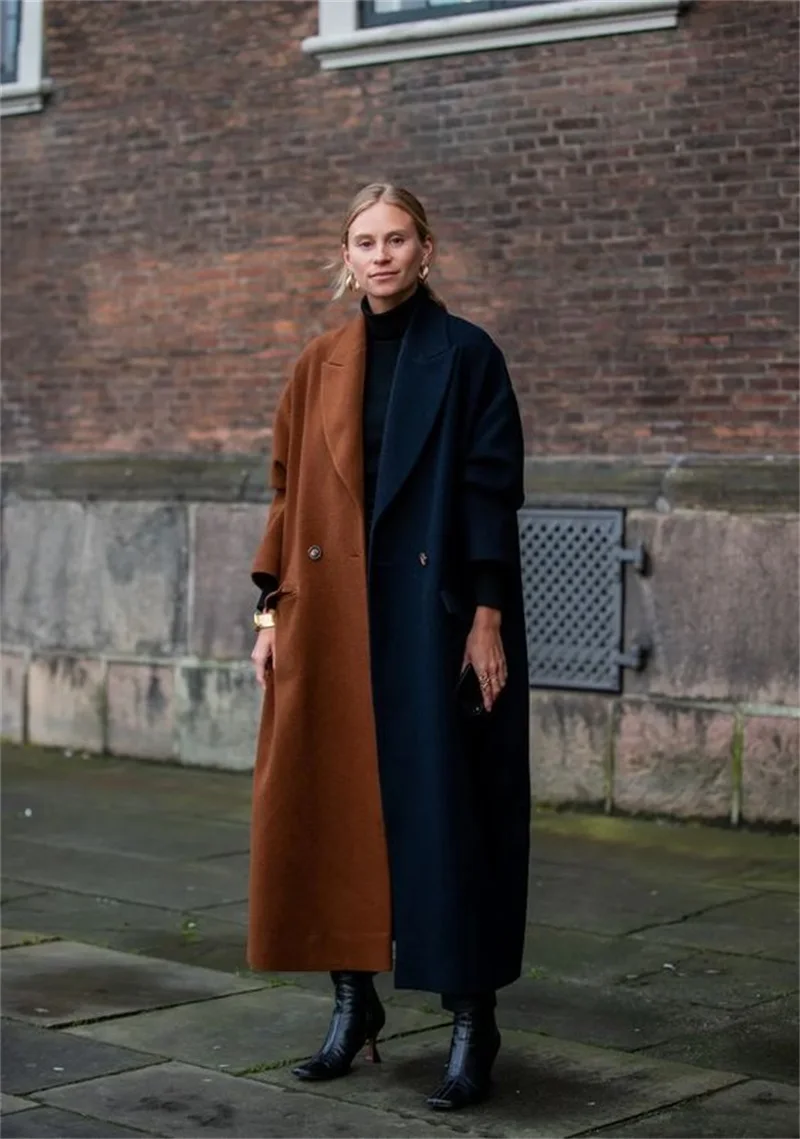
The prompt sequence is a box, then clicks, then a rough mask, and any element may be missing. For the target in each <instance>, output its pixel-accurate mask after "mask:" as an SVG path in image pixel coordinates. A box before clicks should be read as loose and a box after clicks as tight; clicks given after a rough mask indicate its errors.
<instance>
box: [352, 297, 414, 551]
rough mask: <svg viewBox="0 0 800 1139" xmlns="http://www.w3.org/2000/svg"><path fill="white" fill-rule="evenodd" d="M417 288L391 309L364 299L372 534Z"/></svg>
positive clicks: (367, 510)
mask: <svg viewBox="0 0 800 1139" xmlns="http://www.w3.org/2000/svg"><path fill="white" fill-rule="evenodd" d="M420 295H421V294H420V290H419V289H417V291H416V292H415V293H413V294H412V295H411V296H410V297H408V299H407V300H404V301H403V302H402V304H399V305H397V306H396V307H395V308H392V309H389V311H388V312H373V311H372V309H371V308H370V307H369V304H368V302H367V298H366V297H364V299H363V300H362V302H361V311H362V313H363V314H364V321H365V323H366V326H367V361H366V371H365V375H364V426H363V433H364V527H365V530H366V533H367V537H369V532H370V530H371V529H372V513H373V510H374V507H375V491H376V488H377V485H378V464H379V463H380V459H381V446H382V444H383V429H384V425H385V423H386V413H387V411H388V410H389V397H390V395H391V394H392V381H393V380H394V373H395V368H396V367H397V357H398V356H399V355H400V346H401V345H402V343H403V337H404V336H405V333H406V329H407V328H408V326H409V324H410V323H411V318H412V316H413V315H414V312H415V310H416V308H417V305H418V304H419V299H420Z"/></svg>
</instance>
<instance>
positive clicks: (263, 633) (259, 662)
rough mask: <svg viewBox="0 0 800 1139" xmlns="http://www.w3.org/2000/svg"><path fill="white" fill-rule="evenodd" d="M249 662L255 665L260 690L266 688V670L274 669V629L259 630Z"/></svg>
mask: <svg viewBox="0 0 800 1139" xmlns="http://www.w3.org/2000/svg"><path fill="white" fill-rule="evenodd" d="M250 660H251V661H252V662H253V664H254V665H255V669H256V681H257V682H258V685H259V687H260V688H266V686H267V669H268V668H269V667H270V666H272V669H273V671H274V669H275V629H274V628H272V629H259V632H258V636H257V637H256V643H255V646H254V648H253V651H252V652H251V654H250Z"/></svg>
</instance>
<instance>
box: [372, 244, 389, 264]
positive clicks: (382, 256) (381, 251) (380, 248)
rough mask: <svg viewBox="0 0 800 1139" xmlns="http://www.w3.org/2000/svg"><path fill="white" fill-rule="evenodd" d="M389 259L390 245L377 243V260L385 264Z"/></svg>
mask: <svg viewBox="0 0 800 1139" xmlns="http://www.w3.org/2000/svg"><path fill="white" fill-rule="evenodd" d="M388 260H389V247H388V246H387V245H376V246H375V261H376V262H377V263H378V264H379V265H383V264H384V263H385V262H386V261H388Z"/></svg>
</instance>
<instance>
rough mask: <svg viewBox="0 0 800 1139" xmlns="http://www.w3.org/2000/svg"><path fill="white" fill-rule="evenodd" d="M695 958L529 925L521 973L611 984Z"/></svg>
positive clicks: (624, 940)
mask: <svg viewBox="0 0 800 1139" xmlns="http://www.w3.org/2000/svg"><path fill="white" fill-rule="evenodd" d="M693 955H694V951H693V950H691V949H685V950H683V952H676V950H675V947H674V946H661V945H655V944H650V943H649V942H644V941H638V940H634V939H633V938H630V937H604V936H602V935H601V934H595V933H584V932H582V931H581V930H573V929H553V928H552V927H551V926H545V925H529V926H528V931H527V936H526V939H525V955H524V974H525V975H526V976H527V977H532V978H534V979H537V980H538V979H542V978H547V977H552V978H558V979H559V980H565V981H570V982H571V983H573V984H587V985H612V984H616V983H617V982H619V981H624V980H626V979H629V978H632V977H639V976H641V975H642V974H650V973H652V972H653V971H654V970H658V969H661V968H662V967H663V966H664V963H665V962H669V963H672V964H674V963H675V962H676V961H682V960H684V959H687V958H689V957H691V956H693Z"/></svg>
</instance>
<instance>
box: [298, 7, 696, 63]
mask: <svg viewBox="0 0 800 1139" xmlns="http://www.w3.org/2000/svg"><path fill="white" fill-rule="evenodd" d="M684 2H685V0H559V2H557V3H547V4H537V3H536V2H535V0H531V3H529V4H526V5H523V6H520V7H514V8H505V9H502V10H494V11H489V12H473V13H470V12H465V13H464V15H460V16H441V17H438V18H437V17H429V18H428V19H423V20H414V21H408V22H397V23H387V24H385V25H381V26H380V27H370V28H360V27H359V23H358V0H319V33H318V35H316V36H309V37H308V39H305V40H303V45H302V46H303V51H304V52H306V53H307V54H308V55H314V56H317V57H318V59H319V62H320V65H321V67H322V68H323V70H325V71H329V70H335V69H337V68H341V67H364V66H366V65H369V64H376V63H393V62H395V61H397V60H401V59H422V58H425V57H430V56H439V55H453V54H456V53H459V52H468V51H486V50H488V49H490V48H504V47H518V46H520V45H525V44H537V43H553V42H554V41H556V40H573V39H586V38H589V37H593V36H615V35H620V34H621V33H624V32H647V31H660V30H663V29H665V28H674V27H675V26H676V25H677V22H678V12H679V9H680V8H682V7H683V6H684Z"/></svg>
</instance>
